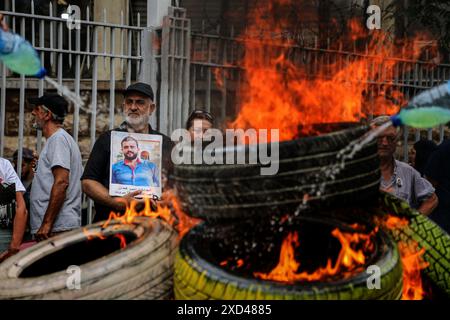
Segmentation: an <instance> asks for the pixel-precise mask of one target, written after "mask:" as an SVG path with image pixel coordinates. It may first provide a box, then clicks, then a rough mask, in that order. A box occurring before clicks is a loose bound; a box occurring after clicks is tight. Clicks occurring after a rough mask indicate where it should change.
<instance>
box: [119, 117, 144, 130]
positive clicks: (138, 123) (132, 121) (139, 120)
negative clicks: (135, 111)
mask: <svg viewBox="0 0 450 320" xmlns="http://www.w3.org/2000/svg"><path fill="white" fill-rule="evenodd" d="M124 117H125V121H126V122H127V123H128V125H129V126H130V127H131V128H132V129H133V130H140V129H142V128H145V126H147V125H148V123H149V120H150V116H148V115H146V116H141V117H133V116H131V117H130V116H128V115H125V114H124Z"/></svg>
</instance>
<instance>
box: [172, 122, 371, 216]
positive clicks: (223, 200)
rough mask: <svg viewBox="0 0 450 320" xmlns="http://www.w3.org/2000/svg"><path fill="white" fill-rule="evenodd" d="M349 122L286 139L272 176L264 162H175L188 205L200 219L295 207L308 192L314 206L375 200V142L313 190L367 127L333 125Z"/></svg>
mask: <svg viewBox="0 0 450 320" xmlns="http://www.w3.org/2000/svg"><path fill="white" fill-rule="evenodd" d="M346 126H347V127H350V128H347V129H345V130H341V131H335V132H332V133H330V134H325V135H322V136H317V137H307V138H301V139H297V140H291V141H285V142H281V143H280V144H279V159H280V163H279V171H278V173H277V174H276V175H273V176H262V175H260V168H261V166H260V165H249V164H247V165H177V166H175V171H174V176H173V179H174V181H175V186H176V188H177V192H178V195H179V199H180V201H181V205H182V208H183V210H184V211H185V212H186V213H188V214H189V215H191V216H193V217H197V218H202V219H206V220H224V219H233V218H239V219H242V218H250V217H253V216H262V215H274V214H275V215H277V214H280V213H286V212H293V211H294V210H295V209H296V208H297V206H298V205H299V203H301V202H302V200H303V198H304V195H305V194H308V204H309V208H311V209H313V210H315V209H318V208H332V207H335V206H345V205H350V204H351V205H354V206H355V205H358V204H360V203H361V204H362V203H364V204H365V205H368V204H370V203H372V202H375V201H376V199H377V195H378V187H379V178H380V172H379V159H378V156H377V147H376V142H375V141H372V142H371V143H369V144H368V145H366V146H365V147H364V148H363V149H362V150H361V151H360V152H358V153H357V154H356V155H355V157H354V158H353V159H351V160H349V161H348V162H347V165H346V167H345V168H344V170H342V171H341V172H340V173H339V174H338V175H337V176H336V177H335V179H334V180H331V179H329V181H326V182H325V185H324V186H325V189H324V192H323V193H322V194H319V195H317V194H311V190H312V188H313V186H314V185H317V184H318V183H322V180H321V178H322V177H323V174H324V173H323V171H322V170H323V168H324V167H325V166H328V165H332V164H336V162H337V161H336V156H337V153H338V152H339V151H340V150H341V149H343V148H344V147H346V146H348V144H349V143H350V142H351V141H354V140H355V139H357V138H359V137H361V136H362V135H363V134H364V133H366V132H367V127H365V126H359V125H357V124H337V125H336V124H335V125H334V126H330V128H331V129H330V128H329V130H332V129H333V128H334V129H335V128H336V127H337V128H340V129H342V127H346ZM247 150H248V149H247Z"/></svg>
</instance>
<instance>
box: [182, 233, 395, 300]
mask: <svg viewBox="0 0 450 320" xmlns="http://www.w3.org/2000/svg"><path fill="white" fill-rule="evenodd" d="M205 231H206V230H205V225H199V226H197V227H195V228H194V229H192V230H191V231H190V232H189V233H188V234H187V235H186V236H185V237H184V238H183V239H182V241H181V243H180V247H179V251H178V252H177V255H176V259H175V276H174V290H175V298H176V299H179V300H195V299H198V300H205V299H220V300H222V299H227V300H228V299H232V300H242V299H249V300H254V299H258V300H259V299H261V300H273V299H282V300H291V299H298V300H350V299H399V298H400V297H401V294H402V286H403V280H402V266H401V263H400V259H399V253H398V250H397V247H396V245H395V243H394V242H393V241H392V240H391V238H390V237H389V236H387V235H386V234H385V233H384V232H381V233H379V240H380V241H381V242H380V251H379V252H380V255H379V257H378V259H377V260H376V262H374V264H376V265H378V266H379V267H380V270H381V279H380V282H381V289H380V290H369V289H368V288H367V278H368V276H369V275H368V274H367V273H366V272H361V273H358V274H356V275H355V276H354V277H351V278H349V279H344V280H339V281H333V282H328V283H310V284H305V285H301V284H281V283H277V282H273V281H264V280H259V279H254V278H247V277H241V276H238V275H235V274H234V273H233V274H232V273H230V272H229V271H226V270H224V269H223V268H221V267H219V266H218V265H217V264H214V263H211V262H210V261H208V259H205V258H204V257H203V256H202V254H201V253H200V250H198V248H199V246H201V245H204V244H205V243H208V242H207V241H203V237H202V234H204V232H205Z"/></svg>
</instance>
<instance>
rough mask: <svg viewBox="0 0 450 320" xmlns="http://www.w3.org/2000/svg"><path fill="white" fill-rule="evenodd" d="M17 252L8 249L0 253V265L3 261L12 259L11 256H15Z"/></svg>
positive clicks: (16, 250)
mask: <svg viewBox="0 0 450 320" xmlns="http://www.w3.org/2000/svg"><path fill="white" fill-rule="evenodd" d="M17 252H19V249H11V248H9V249H8V250H6V251H4V252H2V253H0V263H2V262H3V261H5V260H6V259H8V258H9V257H12V256H13V255H15V254H16V253H17Z"/></svg>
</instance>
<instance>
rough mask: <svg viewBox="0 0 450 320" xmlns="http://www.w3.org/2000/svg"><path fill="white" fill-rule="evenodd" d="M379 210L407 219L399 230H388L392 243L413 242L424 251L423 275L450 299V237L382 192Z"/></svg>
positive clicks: (417, 213)
mask: <svg viewBox="0 0 450 320" xmlns="http://www.w3.org/2000/svg"><path fill="white" fill-rule="evenodd" d="M382 202H383V203H382V205H383V211H384V212H388V213H391V214H395V215H397V216H400V217H405V218H408V219H409V224H408V225H407V226H405V227H403V228H400V229H394V230H389V232H390V233H391V234H392V236H393V237H394V239H395V240H396V241H405V242H407V241H409V240H413V241H415V242H417V243H418V244H419V247H420V248H425V253H424V255H423V257H424V260H425V261H426V262H428V263H429V266H428V267H427V268H425V269H424V270H423V272H424V273H425V274H426V275H427V276H428V278H429V279H431V280H432V281H433V282H434V284H436V285H437V286H438V287H439V288H440V289H442V290H443V291H444V292H445V293H446V294H447V295H448V296H450V235H449V234H448V233H447V232H445V231H444V230H443V229H442V228H441V227H439V226H438V225H437V224H436V223H434V221H433V220H431V219H429V218H428V217H426V216H424V215H422V214H420V213H419V212H417V211H416V210H413V209H411V208H410V207H409V206H408V203H407V202H404V201H402V200H400V199H398V198H395V197H394V196H392V195H390V194H387V193H383V195H382Z"/></svg>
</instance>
